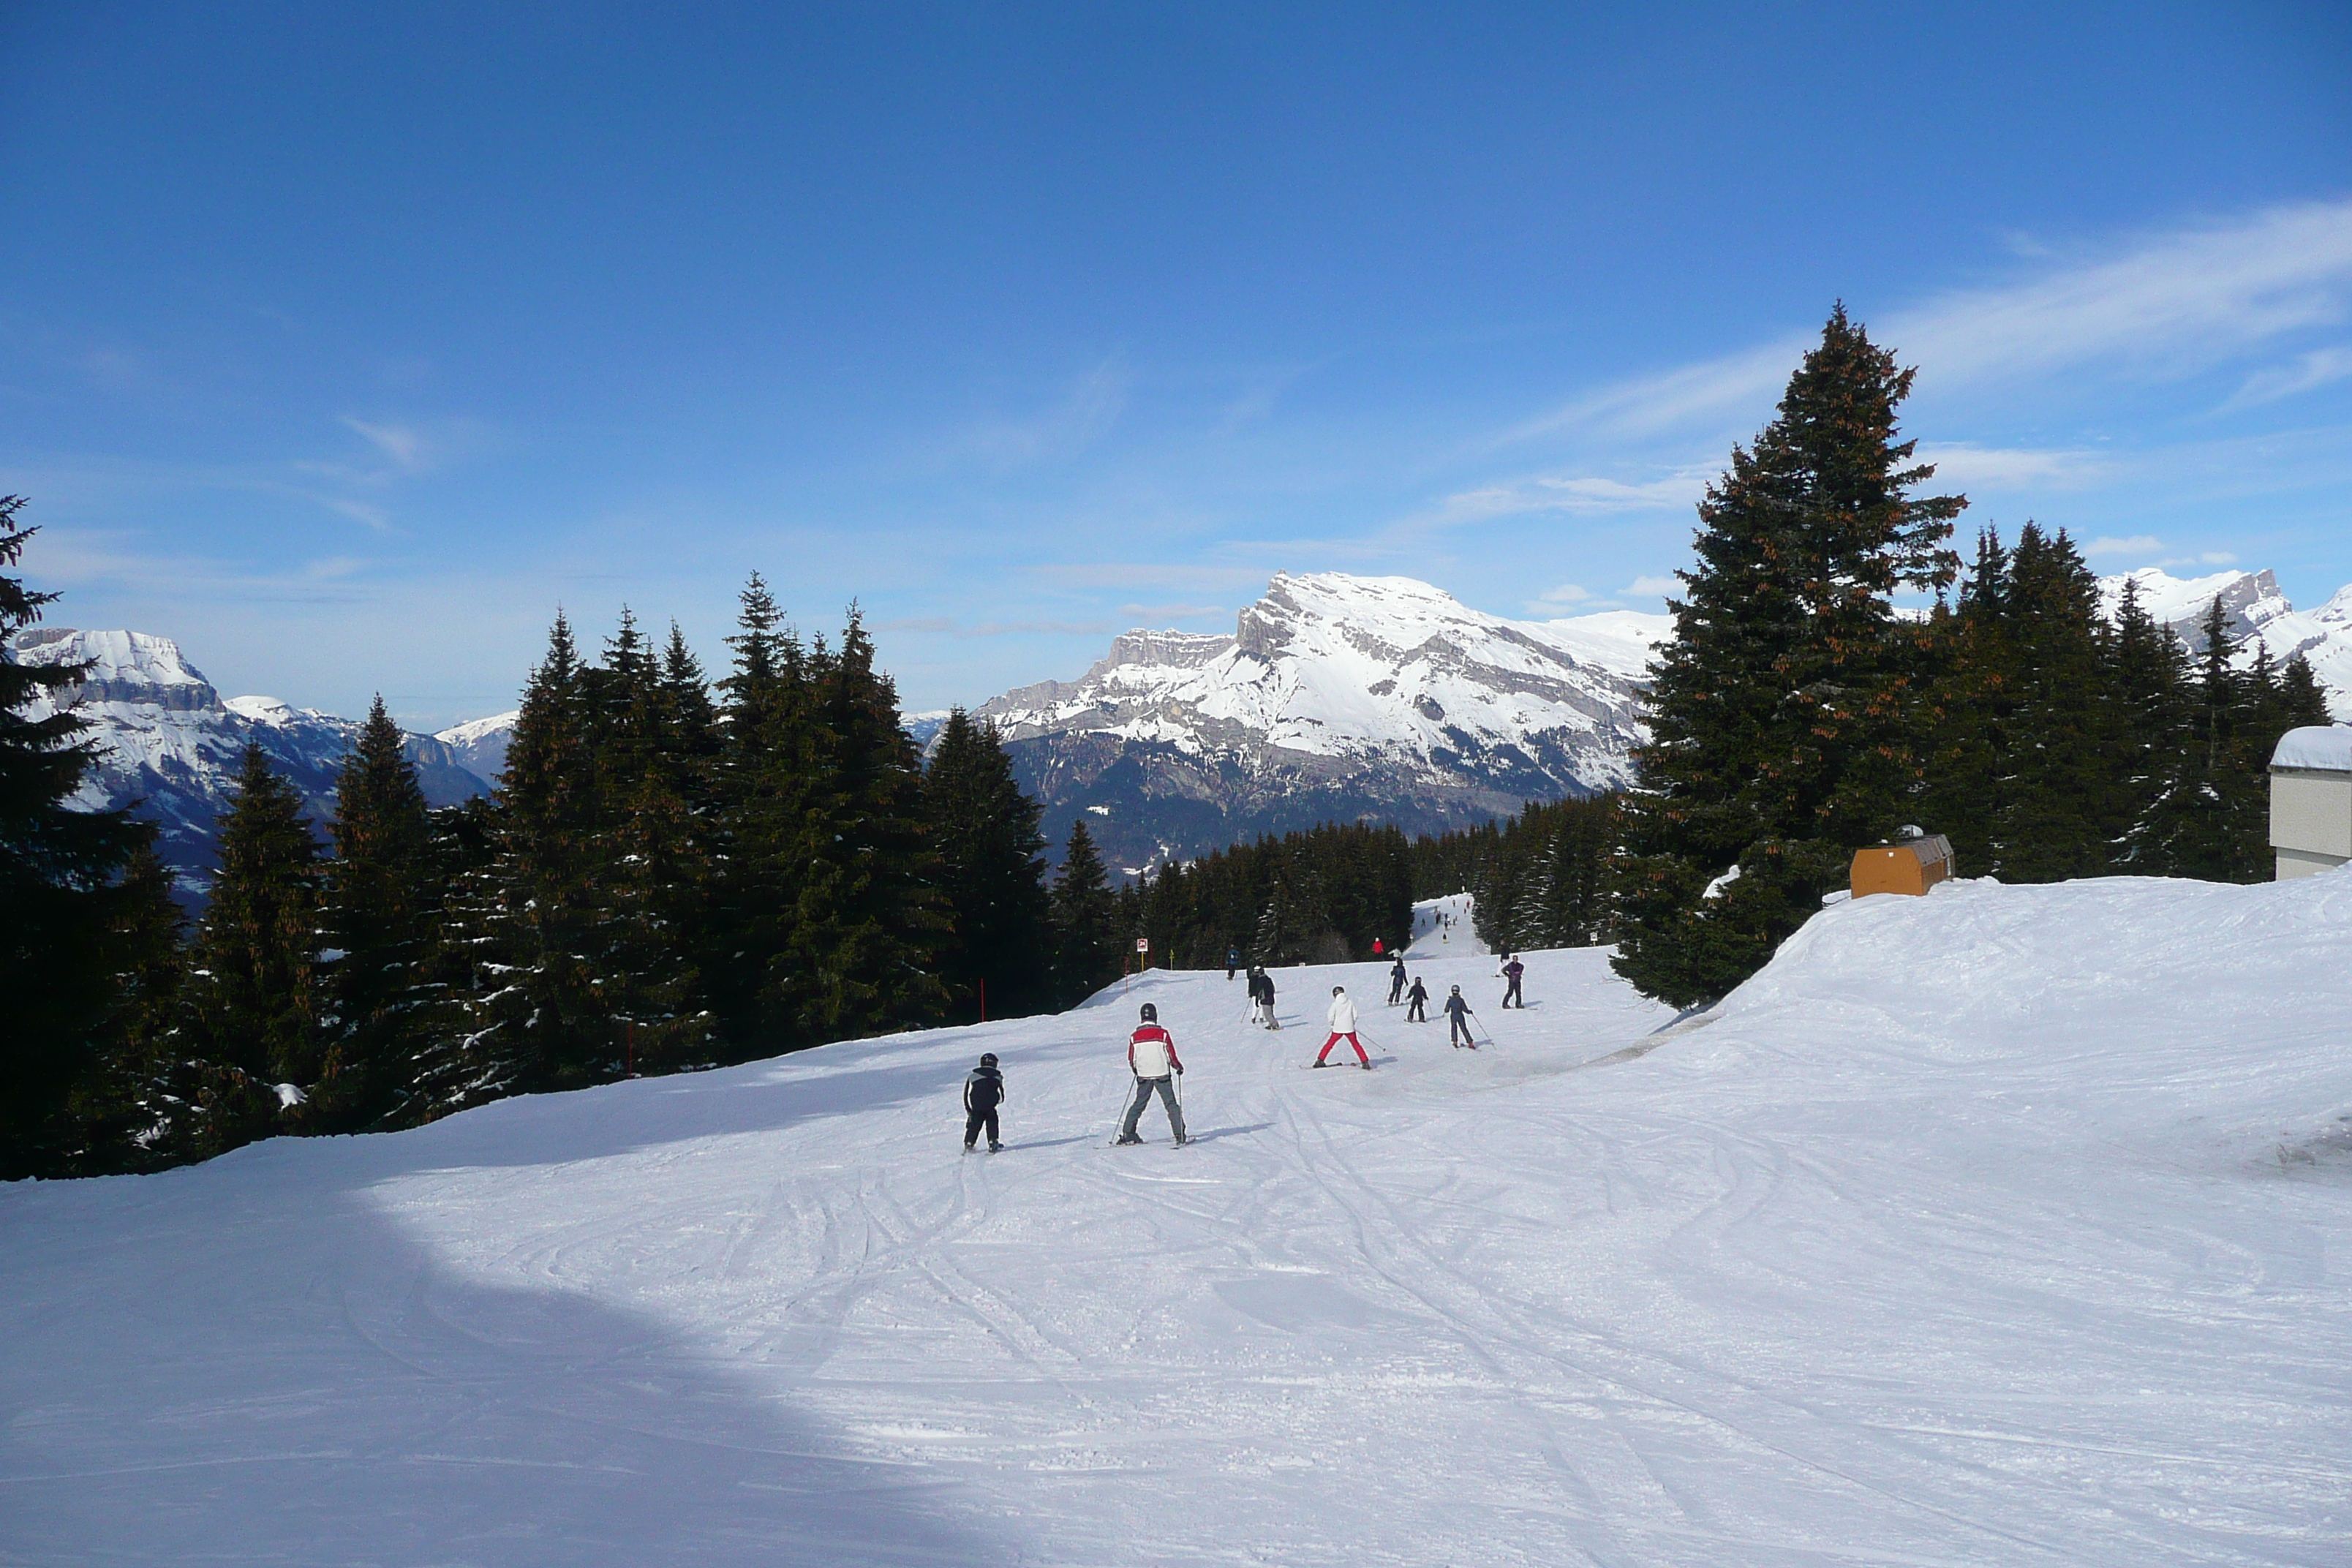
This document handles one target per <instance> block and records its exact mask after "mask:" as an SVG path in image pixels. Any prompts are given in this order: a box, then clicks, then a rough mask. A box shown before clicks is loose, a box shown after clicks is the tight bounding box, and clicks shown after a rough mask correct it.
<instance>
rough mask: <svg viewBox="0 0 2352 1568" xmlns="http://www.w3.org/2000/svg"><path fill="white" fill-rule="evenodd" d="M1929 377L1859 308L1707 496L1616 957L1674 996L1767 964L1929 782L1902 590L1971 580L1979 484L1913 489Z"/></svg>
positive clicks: (1623, 881) (1920, 635)
mask: <svg viewBox="0 0 2352 1568" xmlns="http://www.w3.org/2000/svg"><path fill="white" fill-rule="evenodd" d="M1911 379H1912V373H1911V372H1910V371H1907V370H1898V369H1897V368H1896V366H1895V356H1894V355H1893V354H1892V353H1888V352H1887V351H1885V350H1884V349H1881V348H1879V347H1878V346H1877V345H1875V344H1874V343H1873V342H1870V340H1869V338H1868V336H1867V335H1866V334H1865V333H1864V331H1863V329H1862V328H1861V327H1860V326H1858V325H1855V324H1854V323H1853V322H1851V321H1848V320H1847V319H1846V315H1845V311H1844V309H1843V307H1840V308H1839V309H1838V310H1837V311H1836V312H1835V313H1834V314H1832V316H1831V318H1830V320H1829V322H1828V324H1827V325H1826V326H1825V327H1824V328H1823V329H1822V342H1821V344H1820V346H1819V347H1817V348H1816V349H1814V350H1813V351H1812V352H1811V353H1808V354H1807V355H1806V356H1805V361H1804V363H1803V364H1802V365H1801V367H1800V368H1799V369H1798V371H1797V373H1796V374H1795V375H1793V376H1792V377H1791V378H1790V382H1789V388H1788V392H1787V394H1786V395H1784V396H1783V397H1782V398H1781V400H1780V412H1779V416H1778V417H1777V418H1775V419H1774V420H1773V421H1772V423H1771V424H1770V425H1769V426H1766V427H1765V428H1764V430H1763V431H1762V432H1761V433H1760V434H1759V436H1758V437H1757V439H1756V443H1755V446H1754V447H1753V448H1752V449H1747V448H1734V449H1733V452H1732V458H1731V468H1730V470H1729V471H1728V472H1727V473H1726V474H1725V475H1724V476H1723V477H1722V478H1721V479H1718V480H1717V482H1716V483H1715V484H1714V485H1713V486H1711V487H1710V488H1709V489H1708V491H1707V496H1706V500H1705V501H1703V502H1702V503H1701V504H1700V507H1699V520H1700V524H1701V526H1700V529H1699V531H1698V536H1697V541H1696V552H1697V555H1698V566H1697V567H1696V570H1694V571H1690V572H1685V573H1684V574H1682V578H1683V581H1684V583H1685V585H1686V592H1685V597H1684V598H1683V599H1682V600H1680V601H1677V602H1676V603H1675V605H1673V609H1674V614H1675V640H1674V641H1673V642H1672V643H1670V644H1668V645H1667V646H1666V647H1665V649H1664V651H1663V653H1662V654H1661V656H1660V658H1659V660H1658V663H1657V665H1656V667H1655V675H1654V680H1653V684H1652V687H1651V691H1650V713H1651V726H1652V736H1653V738H1652V742H1651V743H1650V744H1649V745H1648V746H1647V747H1645V748H1644V749H1643V752H1641V754H1640V764H1641V770H1642V773H1641V787H1640V789H1639V790H1637V791H1636V792H1634V793H1633V794H1631V795H1629V796H1628V797H1627V799H1626V803H1625V807H1626V814H1627V826H1628V834H1627V837H1628V841H1629V848H1630V851H1631V853H1630V854H1629V856H1628V857H1627V858H1626V860H1625V861H1624V863H1623V865H1622V870H1621V876H1620V882H1619V885H1620V889H1621V900H1622V916H1623V918H1622V921H1621V924H1620V928H1619V942H1620V951H1619V953H1618V956H1617V958H1616V960H1615V964H1616V967H1617V969H1618V971H1619V973H1622V974H1623V975H1625V976H1626V978H1628V979H1630V980H1632V981H1633V983H1634V984H1636V985H1638V986H1640V987H1641V988H1642V989H1643V991H1645V992H1648V993H1649V994H1653V995H1655V996H1660V997H1663V998H1664V999H1666V1000H1668V1001H1670V1002H1674V1003H1676V1004H1678V1005H1683V1004H1688V1003H1693V1002H1696V1001H1699V1000H1702V999H1704V998H1708V997H1716V996H1720V995H1722V994H1724V993H1726V992H1727V991H1728V990H1729V989H1730V988H1731V987H1732V986H1734V985H1736V984H1738V983H1739V982H1740V981H1741V980H1743V979H1745V978H1747V976H1748V975H1749V974H1751V973H1754V972H1755V971H1756V970H1757V969H1758V968H1759V967H1760V966H1761V965H1762V964H1763V963H1764V962H1765V961H1766V960H1767V959H1769V957H1770V956H1771V954H1772V951H1773V949H1774V948H1776V947H1777V946H1779V944H1780V940H1781V939H1782V938H1783V937H1785V936H1787V935H1788V934H1789V933H1790V931H1794V930H1796V928H1797V927H1798V925H1799V924H1801V922H1802V921H1804V920H1805V919H1806V918H1807V917H1808V916H1809V915H1810V914H1811V912H1812V911H1813V910H1815V909H1817V908H1818V907H1819V905H1820V895H1821V894H1822V891H1823V890H1824V889H1828V888H1830V887H1833V886H1835V885H1836V884H1837V883H1838V882H1839V881H1840V880H1841V879H1842V878H1843V874H1844V871H1845V868H1846V865H1847V863H1848V861H1849V859H1850V858H1851V856H1852V854H1853V849H1854V847H1856V846H1857V845H1862V844H1867V843H1870V842H1872V841H1874V840H1875V839H1877V838H1878V837H1881V836H1883V835H1885V834H1887V833H1889V832H1891V831H1892V830H1893V829H1894V828H1895V826H1897V825H1898V823H1899V822H1900V821H1901V820H1902V819H1903V813H1904V811H1905V809H1906V806H1908V805H1910V804H1912V802H1913V801H1914V798H1915V796H1916V793H1917V791H1918V789H1919V787H1920V782H1921V779H1922V776H1923V774H1924V772H1925V769H1924V766H1923V764H1922V762H1921V759H1920V752H1921V749H1922V748H1921V746H1920V743H1919V739H1918V728H1919V717H1920V710H1921V707H1922V704H1921V702H1920V701H1919V698H1920V691H1919V681H1920V677H1921V676H1922V675H1923V674H1924V673H1925V671H1926V665H1927V628H1926V627H1924V626H1920V625H1918V624H1917V623H1916V622H1913V621H1910V620H1907V619H1906V618H1904V617H1902V616H1897V615H1896V613H1895V606H1894V603H1893V595H1894V594H1895V590H1896V589H1898V588H1900V587H1905V586H1909V587H1913V588H1920V589H1941V588H1943V587H1945V586H1946V585H1948V584H1950V583H1951V581H1952V580H1953V578H1954V575H1955V574H1956V572H1957V569H1958V561H1957V558H1956V557H1955V556H1954V555H1953V554H1952V552H1950V551H1949V549H1948V547H1947V544H1946V541H1947V540H1948V537H1949V535H1950V533H1951V520H1952V519H1953V518H1954V517H1956V516H1958V513H1959V511H1960V510H1961V508H1962V507H1963V506H1965V505H1966V504H1967V503H1966V501H1965V500H1963V499H1962V498H1960V497H1958V496H1936V497H1928V498H1915V497H1913V496H1912V495H1911V494H1910V491H1911V489H1912V488H1913V487H1914V486H1916V485H1918V484H1920V483H1922V482H1924V481H1925V480H1926V479H1928V478H1930V477H1931V476H1932V475H1933V473H1934V469H1933V468H1930V467H1928V466H1927V465H1924V464H1917V463H1915V462H1914V461H1913V454H1914V449H1915V446H1916V443H1914V442H1910V441H1905V440H1900V439H1898V438H1897V432H1896V425H1895V409H1896V406H1897V405H1899V404H1900V403H1901V402H1902V401H1903V399H1904V398H1905V397H1906V395H1909V392H1910V390H1911Z"/></svg>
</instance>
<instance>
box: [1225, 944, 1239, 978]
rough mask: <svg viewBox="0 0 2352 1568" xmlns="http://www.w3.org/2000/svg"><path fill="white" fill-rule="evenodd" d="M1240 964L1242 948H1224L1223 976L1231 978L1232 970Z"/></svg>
mask: <svg viewBox="0 0 2352 1568" xmlns="http://www.w3.org/2000/svg"><path fill="white" fill-rule="evenodd" d="M1241 966H1242V950H1241V949H1240V948H1238V947H1229V948H1227V949H1225V978H1226V979H1228V980H1231V979H1232V978H1233V977H1234V970H1236V969H1239V968H1240V967H1241Z"/></svg>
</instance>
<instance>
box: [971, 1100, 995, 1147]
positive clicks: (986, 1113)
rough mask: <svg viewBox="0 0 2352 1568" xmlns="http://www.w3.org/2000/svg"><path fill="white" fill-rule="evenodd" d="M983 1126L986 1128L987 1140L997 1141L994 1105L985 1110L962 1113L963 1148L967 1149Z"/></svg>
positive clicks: (977, 1136)
mask: <svg viewBox="0 0 2352 1568" xmlns="http://www.w3.org/2000/svg"><path fill="white" fill-rule="evenodd" d="M983 1127H985V1128H987V1129H988V1141H989V1142H991V1143H993V1142H997V1141H998V1140H997V1136H996V1107H994V1106H990V1107H989V1108H988V1109H987V1110H971V1111H966V1112H965V1113H964V1119H963V1146H964V1147H965V1148H967V1149H969V1148H971V1146H972V1142H973V1141H974V1140H976V1139H978V1138H979V1136H980V1130H981V1129H982V1128H983Z"/></svg>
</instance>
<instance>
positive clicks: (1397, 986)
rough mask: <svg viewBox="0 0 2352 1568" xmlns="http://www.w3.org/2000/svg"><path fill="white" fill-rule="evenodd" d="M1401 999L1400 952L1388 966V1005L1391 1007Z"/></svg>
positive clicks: (1402, 958)
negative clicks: (1394, 961) (1395, 959)
mask: <svg viewBox="0 0 2352 1568" xmlns="http://www.w3.org/2000/svg"><path fill="white" fill-rule="evenodd" d="M1403 1000H1404V954H1403V953H1401V952H1400V953H1398V954H1397V961H1396V963H1393V964H1391V965H1390V966H1389V1005H1390V1006H1391V1007H1393V1006H1395V1005H1397V1004H1398V1003H1399V1002H1402V1001H1403Z"/></svg>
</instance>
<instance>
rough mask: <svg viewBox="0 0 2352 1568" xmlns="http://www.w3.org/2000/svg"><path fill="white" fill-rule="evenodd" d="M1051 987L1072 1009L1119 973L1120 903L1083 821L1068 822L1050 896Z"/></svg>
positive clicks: (1063, 1002)
mask: <svg viewBox="0 0 2352 1568" xmlns="http://www.w3.org/2000/svg"><path fill="white" fill-rule="evenodd" d="M1051 913H1052V920H1053V933H1054V987H1055V993H1056V994H1057V997H1058V999H1059V1001H1060V1002H1061V1005H1063V1006H1065V1007H1074V1006H1076V1005H1078V1004H1079V1003H1080V1002H1083V1001H1085V1000H1086V999H1087V997H1088V996H1091V995H1093V994H1095V993H1096V992H1097V991H1098V990H1100V989H1101V988H1102V987H1103V986H1105V985H1108V984H1110V983H1111V982H1112V981H1114V980H1116V979H1118V976H1119V967H1120V952H1119V938H1120V935H1121V932H1120V930H1119V925H1118V899H1117V897H1116V896H1115V895H1114V894H1113V893H1112V891H1111V888H1110V879H1109V878H1108V876H1106V875H1105V874H1104V871H1103V863H1102V856H1101V855H1100V854H1099V853H1098V852H1097V850H1096V848H1095V840H1094V835H1092V834H1090V833H1088V832H1087V825H1086V823H1085V822H1084V821H1083V820H1080V821H1076V822H1073V823H1071V824H1070V838H1069V844H1068V846H1067V847H1066V848H1065V849H1064V850H1063V852H1062V869H1061V871H1060V873H1059V874H1058V875H1056V876H1055V879H1054V891H1053V897H1052V910H1051Z"/></svg>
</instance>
